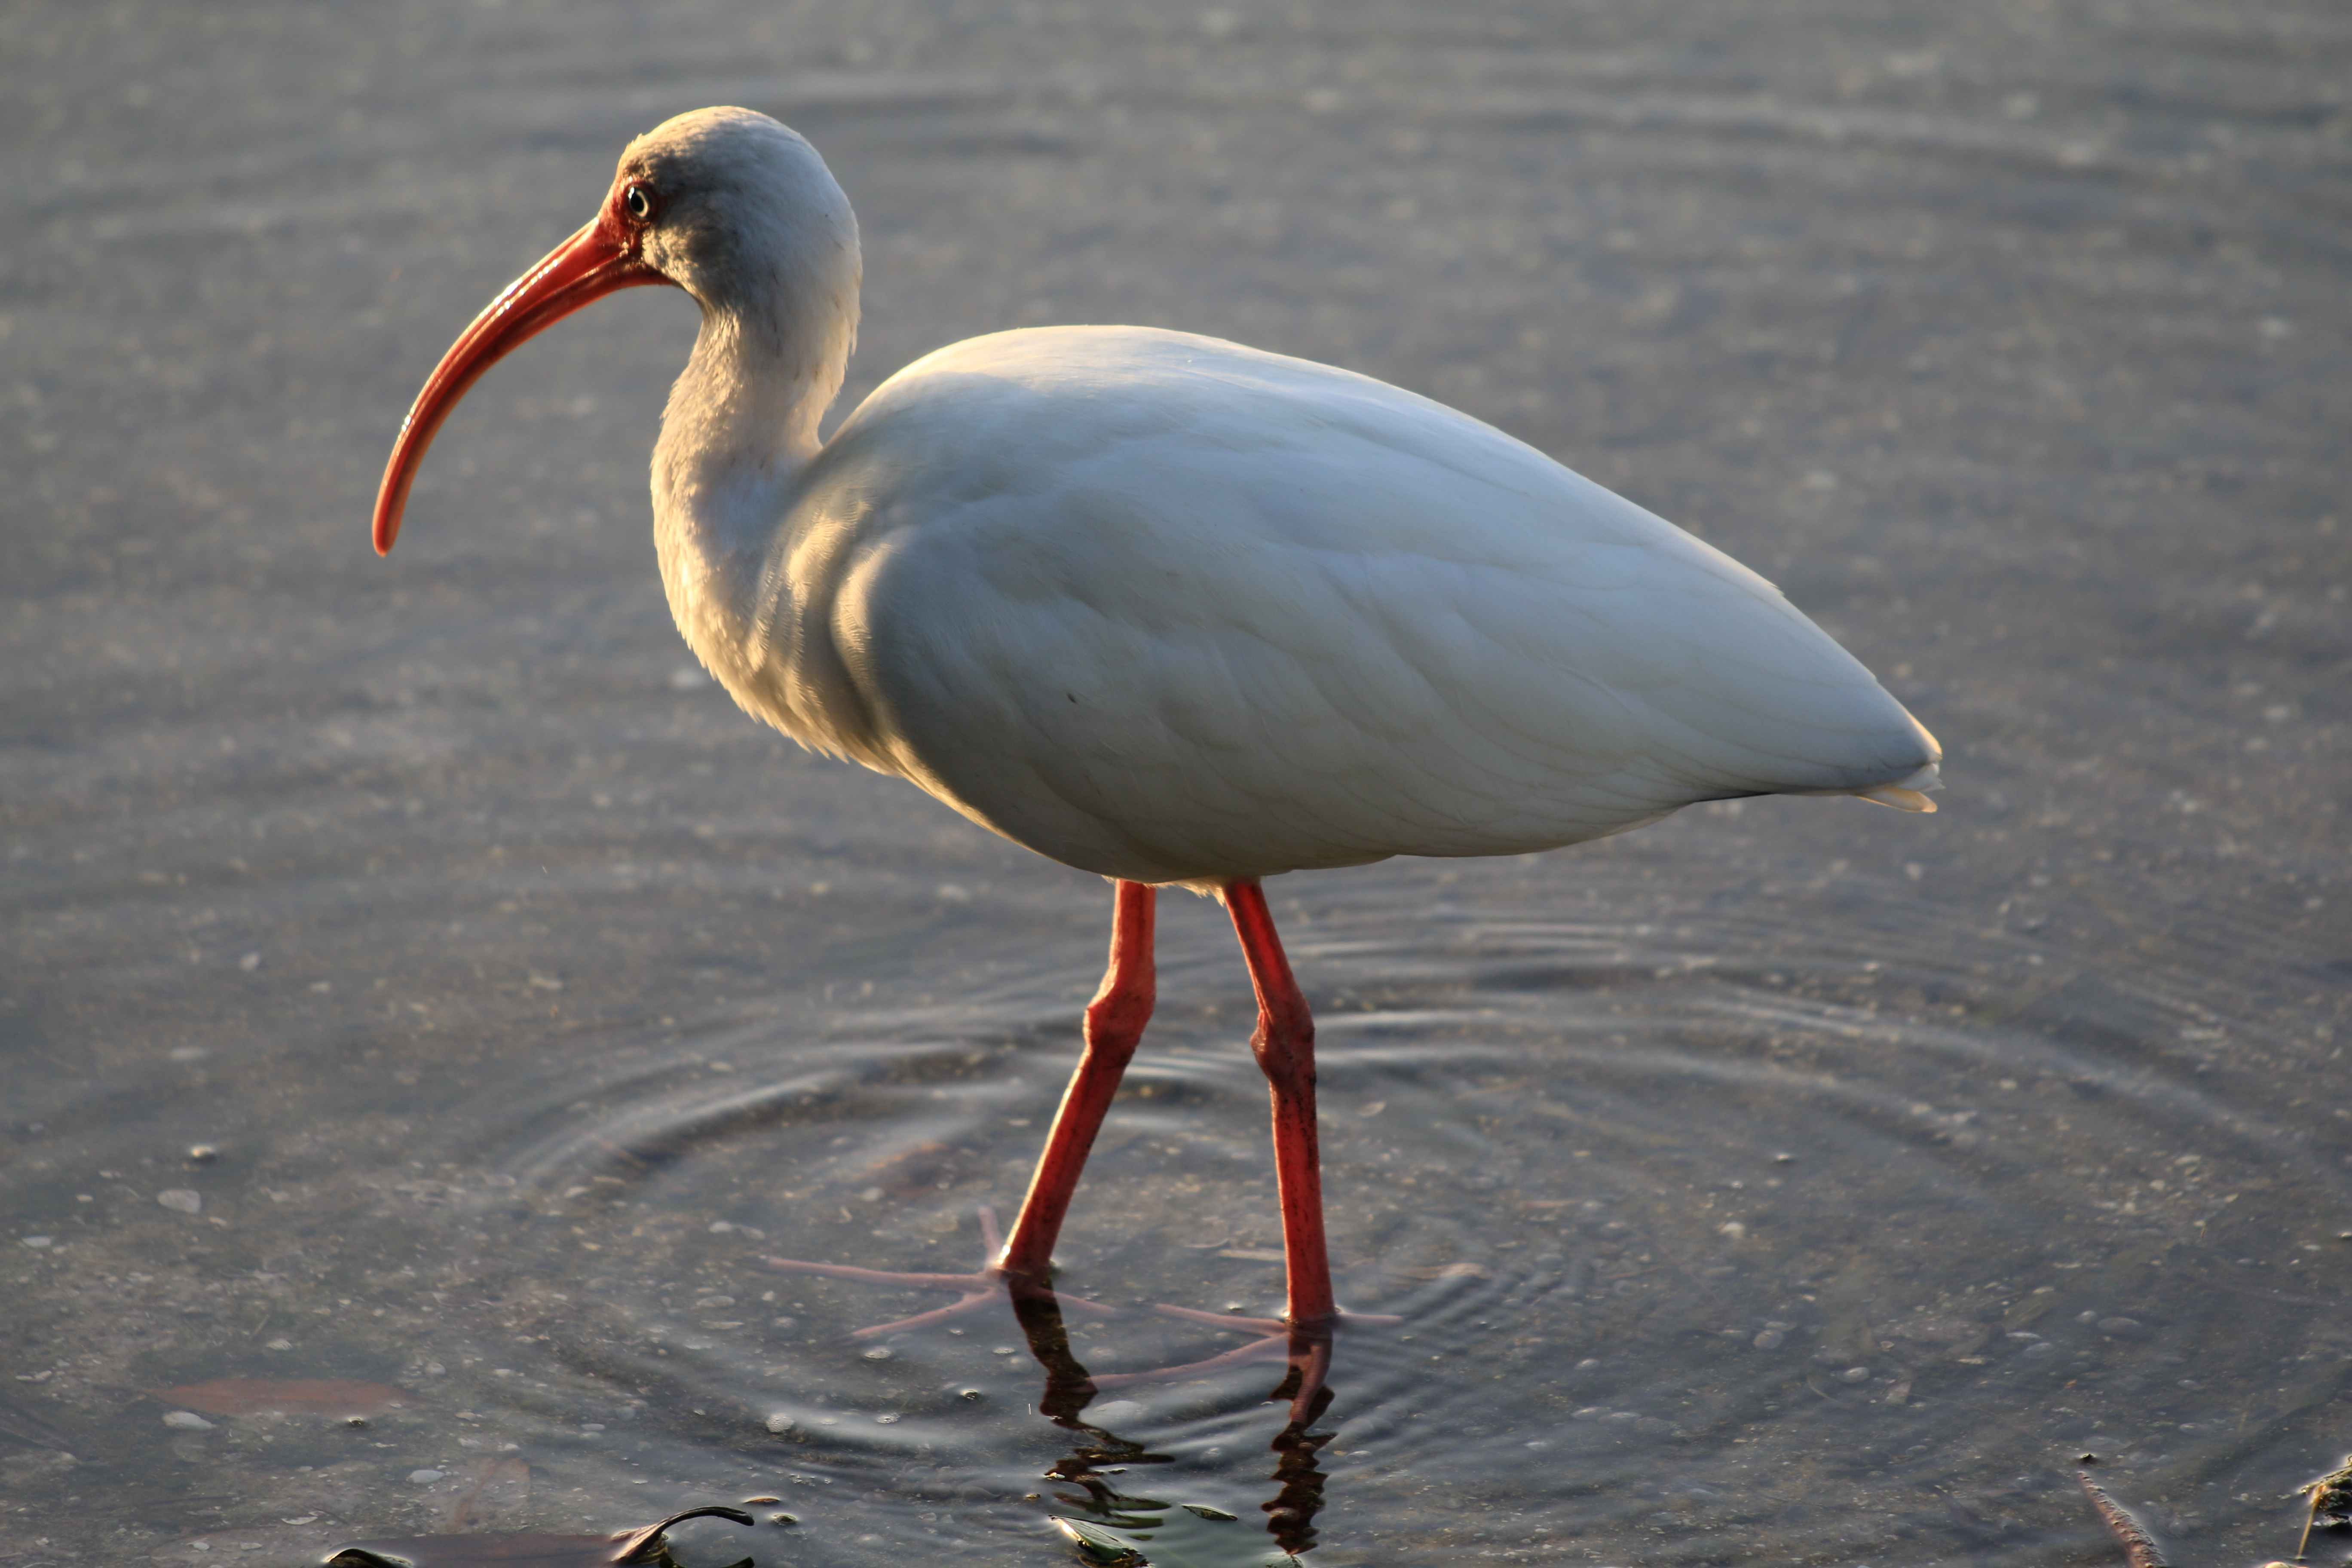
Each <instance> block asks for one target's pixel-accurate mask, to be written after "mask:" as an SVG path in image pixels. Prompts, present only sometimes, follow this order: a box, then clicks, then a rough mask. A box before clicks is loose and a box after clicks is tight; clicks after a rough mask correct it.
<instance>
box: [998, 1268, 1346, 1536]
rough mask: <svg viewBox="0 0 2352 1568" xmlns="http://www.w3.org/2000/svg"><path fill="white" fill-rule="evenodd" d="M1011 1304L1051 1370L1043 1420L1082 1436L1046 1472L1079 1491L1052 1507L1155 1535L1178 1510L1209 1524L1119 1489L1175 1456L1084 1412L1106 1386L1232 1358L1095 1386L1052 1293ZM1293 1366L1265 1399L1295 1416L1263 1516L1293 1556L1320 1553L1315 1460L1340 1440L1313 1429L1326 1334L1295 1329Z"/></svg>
mask: <svg viewBox="0 0 2352 1568" xmlns="http://www.w3.org/2000/svg"><path fill="white" fill-rule="evenodd" d="M1012 1297H1013V1317H1014V1318H1015V1319H1016V1320H1017V1321H1019V1322H1020V1324H1021V1331H1022V1333H1023V1334H1024V1336H1025V1337H1026V1338H1027V1340H1028V1342H1029V1353H1030V1354H1032V1355H1034V1356H1035V1357H1036V1358H1037V1364H1038V1365H1040V1366H1042V1367H1044V1368H1045V1392H1044V1393H1043V1394H1040V1395H1039V1396H1038V1400H1037V1410H1038V1413H1039V1414H1040V1415H1044V1416H1045V1417H1046V1418H1047V1419H1048V1420H1050V1421H1052V1422H1053V1423H1054V1425H1055V1426H1059V1427H1061V1428H1063V1429H1064V1430H1065V1431H1067V1432H1073V1433H1076V1434H1077V1435H1078V1439H1079V1441H1078V1445H1077V1447H1075V1448H1073V1449H1072V1450H1071V1451H1070V1452H1069V1453H1068V1454H1066V1455H1065V1456H1064V1457H1063V1458H1060V1459H1058V1460H1056V1461H1055V1463H1054V1464H1053V1465H1052V1466H1050V1467H1048V1468H1047V1469H1046V1471H1045V1477H1046V1479H1048V1480H1055V1481H1060V1482H1062V1483H1064V1484H1065V1485H1066V1486H1069V1487H1075V1488H1076V1489H1078V1490H1077V1491H1075V1492H1062V1493H1057V1494H1056V1495H1055V1500H1056V1501H1057V1502H1060V1503H1062V1504H1063V1505H1064V1506H1066V1507H1068V1508H1071V1509H1076V1510H1082V1511H1083V1512H1085V1513H1086V1514H1087V1516H1088V1517H1090V1518H1092V1519H1095V1520H1098V1521H1101V1522H1102V1523H1104V1524H1106V1525H1109V1526H1111V1527H1112V1528H1114V1529H1128V1530H1142V1531H1150V1530H1152V1529H1155V1528H1156V1527H1158V1526H1159V1525H1160V1524H1161V1523H1162V1522H1164V1521H1165V1520H1166V1518H1167V1516H1168V1514H1169V1512H1170V1510H1171V1508H1174V1507H1178V1506H1190V1507H1192V1511H1193V1512H1195V1513H1197V1514H1201V1515H1202V1516H1203V1517H1211V1514H1210V1510H1203V1509H1201V1508H1199V1507H1197V1506H1194V1505H1177V1504H1172V1503H1169V1502H1166V1501H1162V1500H1158V1499H1155V1498H1149V1497H1138V1496H1134V1495H1132V1494H1129V1493H1128V1492H1126V1491H1125V1490H1123V1489H1122V1487H1121V1484H1120V1481H1121V1479H1122V1478H1124V1476H1125V1473H1126V1472H1127V1471H1128V1470H1129V1468H1133V1467H1135V1466H1139V1465H1166V1464H1172V1463H1173V1462H1174V1457H1173V1456H1172V1455H1168V1454H1155V1453H1151V1452H1150V1451H1149V1450H1147V1449H1146V1448H1145V1447H1144V1446H1143V1445H1142V1444H1140V1443H1135V1442H1130V1441H1129V1440H1128V1439H1127V1438H1124V1437H1121V1436H1118V1434H1117V1433H1114V1432H1111V1431H1108V1430H1107V1429H1106V1428H1103V1427H1100V1426H1093V1425H1090V1424H1089V1423H1088V1422H1087V1420H1086V1419H1085V1418H1084V1415H1083V1413H1084V1411H1085V1410H1086V1408H1087V1405H1090V1404H1091V1403H1093V1401H1094V1398H1095V1395H1096V1394H1097V1393H1098V1392H1100V1390H1101V1388H1102V1387H1103V1386H1104V1385H1105V1384H1112V1383H1117V1384H1132V1383H1141V1382H1161V1381H1165V1380H1167V1379H1169V1378H1171V1377H1173V1376H1179V1375H1182V1374H1185V1373H1192V1372H1196V1371H1199V1370H1202V1369H1203V1368H1205V1367H1207V1366H1210V1365H1212V1364H1215V1363H1225V1362H1226V1361H1227V1360H1228V1359H1229V1358H1228V1357H1223V1356H1220V1357H1215V1358H1212V1361H1210V1362H1202V1363H1192V1365H1191V1366H1183V1367H1171V1368H1169V1369H1166V1370H1164V1371H1161V1372H1157V1373H1120V1374H1118V1375H1117V1376H1115V1377H1107V1378H1104V1379H1101V1380H1099V1381H1098V1380H1097V1379H1096V1378H1095V1377H1093V1376H1092V1375H1091V1374H1089V1373H1087V1369H1086V1366H1085V1364H1084V1363H1081V1362H1080V1361H1079V1360H1078V1358H1077V1355H1076V1352H1074V1351H1072V1350H1071V1348H1070V1336H1069V1331H1068V1330H1067V1329H1066V1327H1065V1325H1064V1323H1063V1321H1062V1307H1061V1302H1060V1301H1059V1300H1057V1299H1056V1298H1055V1296H1054V1294H1053V1293H1052V1292H1051V1291H1047V1290H1039V1291H1014V1292H1013V1293H1012ZM1287 1361H1288V1367H1287V1370H1286V1373H1285V1374H1284V1376H1283V1379H1282V1381H1281V1382H1280V1383H1279V1384H1276V1386H1275V1387H1274V1388H1273V1389H1272V1390H1271V1391H1270V1392H1269V1393H1268V1394H1266V1399H1267V1402H1268V1403H1288V1404H1289V1405H1290V1406H1291V1410H1290V1419H1289V1420H1288V1421H1286V1422H1285V1423H1284V1424H1283V1427H1282V1430H1281V1431H1280V1432H1278V1433H1277V1434H1276V1436H1275V1438H1274V1440H1273V1442H1271V1443H1270V1444H1268V1445H1267V1450H1268V1452H1270V1453H1272V1454H1273V1455H1274V1456H1275V1464H1274V1471H1273V1475H1272V1478H1271V1479H1273V1481H1274V1483H1275V1495H1274V1497H1273V1498H1272V1499H1271V1500H1269V1501H1267V1502H1265V1503H1263V1504H1261V1505H1260V1507H1261V1508H1262V1509H1263V1510H1264V1511H1265V1516H1266V1524H1265V1528H1266V1533H1267V1534H1269V1535H1271V1536H1273V1537H1274V1543H1275V1544H1276V1546H1278V1547H1280V1548H1281V1549H1282V1550H1283V1551H1284V1552H1292V1553H1297V1552H1305V1551H1306V1550H1307V1549H1308V1548H1309V1547H1311V1546H1313V1545H1314V1544H1315V1517H1316V1515H1317V1514H1318V1513H1319V1512H1321V1511H1322V1508H1323V1483H1324V1479H1325V1478H1324V1475H1323V1470H1322V1467H1321V1465H1320V1464H1319V1463H1318V1459H1317V1456H1318V1454H1319V1453H1320V1452H1321V1450H1322V1448H1323V1447H1324V1445H1325V1444H1327V1443H1328V1442H1330V1441H1331V1439H1332V1437H1333V1436H1336V1434H1334V1433H1330V1432H1317V1431H1314V1430H1312V1427H1313V1426H1314V1423H1315V1422H1316V1421H1317V1420H1318V1418H1320V1417H1321V1416H1322V1415H1323V1414H1324V1412H1325V1411H1327V1410H1328V1409H1329V1408H1330V1407H1331V1398H1332V1395H1331V1388H1330V1384H1329V1380H1328V1372H1329V1370H1330V1365H1331V1331H1330V1330H1329V1329H1328V1328H1323V1329H1319V1330H1304V1329H1301V1330H1293V1331H1292V1332H1291V1335H1290V1343H1289V1346H1288V1350H1287Z"/></svg>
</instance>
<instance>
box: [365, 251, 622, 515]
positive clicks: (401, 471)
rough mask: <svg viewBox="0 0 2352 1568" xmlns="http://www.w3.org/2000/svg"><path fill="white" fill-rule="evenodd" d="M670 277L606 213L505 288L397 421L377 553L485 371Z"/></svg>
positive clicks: (382, 491) (380, 499)
mask: <svg viewBox="0 0 2352 1568" xmlns="http://www.w3.org/2000/svg"><path fill="white" fill-rule="evenodd" d="M668 281H669V279H667V278H665V277H663V276H662V275H661V274H660V273H658V272H656V271H655V270H654V269H653V268H651V267H649V266H647V265H646V262H645V261H644V260H643V259H642V258H639V257H638V255H637V253H636V247H635V246H634V245H633V244H631V243H630V241H629V239H628V237H627V236H626V235H625V234H624V233H623V232H621V231H620V229H619V227H618V226H617V225H615V224H614V221H613V219H612V218H611V217H610V216H605V217H600V218H598V219H597V220H596V221H595V222H593V223H592V224H590V225H588V226H586V227H585V228H583V229H582V230H581V231H580V232H579V233H577V234H575V235H573V236H572V237H571V238H570V239H567V240H565V241H564V242H563V243H562V245H559V246H557V247H555V248H554V249H553V250H551V251H550V252H548V254H547V255H546V257H545V258H542V259H541V261H540V263H539V265H538V266H536V267H534V268H531V269H530V271H528V272H526V273H524V274H523V275H522V276H521V277H520V278H518V279H515V280H514V281H513V282H511V283H509V284H508V285H507V286H506V288H505V289H502V290H500V291H499V297H498V298H497V299H495V300H491V301H490V302H489V304H488V306H486V307H484V309H483V310H482V313H481V314H480V315H478V316H477V317H475V318H474V321H473V324H472V325H471V326H468V327H467V329H466V330H465V331H463V332H461V333H459V334H458V336H457V342H454V343H452V344H450V345H449V352H448V353H446V354H443V355H442V356H441V363H439V364H437V365H435V366H434V367H433V374H431V375H429V376H427V377H426V378H425V390H424V391H422V392H420V393H418V394H417V395H416V401H415V403H414V404H412V405H409V410H408V417H407V418H405V419H404V420H402V421H401V422H400V439H399V440H397V441H395V442H394V443H393V447H392V460H391V461H389V462H387V463H386V464H384V466H383V485H382V486H380V487H379V488H378V489H377V490H376V493H375V552H376V553H377V554H378V555H387V554H390V553H391V552H392V542H393V541H394V540H395V539H397V538H399V537H400V516H401V513H402V511H403V510H404V509H405V508H406V507H407V505H408V487H409V486H410V485H411V484H412V483H414V482H415V479H416V469H417V467H418V465H419V464H421V463H423V462H424V461H425V448H426V447H430V446H431V445H432V444H433V437H434V435H435V434H436V432H437V431H439V430H440V428H441V422H442V421H443V420H445V419H446V418H448V417H449V411H450V410H451V409H453V408H455V407H457V400H458V399H459V398H461V397H463V396H465V395H466V394H467V391H468V390H469V389H470V388H471V387H472V386H473V384H474V383H476V382H478V381H479V380H481V378H482V373H483V372H484V371H487V370H488V369H489V368H490V366H492V365H494V364H496V363H499V361H500V360H502V359H504V358H505V357H506V356H507V355H508V354H509V353H513V352H514V351H515V350H516V349H518V348H520V347H521V346H522V344H523V342H524V341H525V340H526V339H529V338H530V337H532V336H534V335H536V334H537V333H539V332H541V331H545V330H546V329H547V328H549V327H551V326H553V325H554V324H555V323H556V322H558V321H562V319H563V318H564V317H566V316H568V315H570V314H572V311H574V310H579V309H580V308H581V307H582V306H583V305H588V304H591V303H593V302H594V301H595V300H601V299H603V298H604V296H605V295H607V294H610V293H612V292H613V291H614V289H631V288H635V287H636V286H638V285H639V284H645V283H667V282H668Z"/></svg>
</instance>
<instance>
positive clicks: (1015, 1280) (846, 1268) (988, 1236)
mask: <svg viewBox="0 0 2352 1568" xmlns="http://www.w3.org/2000/svg"><path fill="white" fill-rule="evenodd" d="M980 1234H981V1237H982V1244H983V1246H984V1247H985V1250H986V1255H987V1257H988V1258H991V1259H994V1258H997V1257H998V1256H999V1255H1000V1254H1001V1253H1002V1252H1003V1247H1004V1239H1003V1237H1002V1236H1000V1235H998V1233H997V1229H996V1211H994V1210H993V1209H990V1208H986V1207H983V1208H982V1209H981V1211H980ZM764 1261H765V1262H766V1263H767V1264H768V1266H769V1267H770V1268H782V1269H784V1270H786V1271H787V1272H789V1273H793V1274H821V1275H824V1276H825V1277H826V1278H828V1279H855V1280H856V1281H858V1282H859V1283H860V1284H865V1285H890V1286H896V1287H898V1288H899V1289H908V1290H952V1291H954V1292H955V1297H956V1299H955V1300H952V1301H950V1302H949V1303H948V1304H947V1305H946V1306H944V1307H934V1308H932V1309H931V1310H929V1311H928V1312H918V1313H916V1314H915V1315H914V1316H913V1317H910V1318H896V1319H893V1320H892V1321H889V1322H887V1323H875V1324H872V1325H870V1326H868V1327H866V1328H862V1329H852V1330H851V1331H850V1337H851V1338H852V1339H859V1340H870V1339H877V1338H879V1337H880V1336H882V1335H884V1334H895V1333H899V1332H902V1331H906V1330H908V1329H921V1328H928V1327H929V1326H930V1325H931V1324H933V1323H943V1322H946V1321H948V1320H950V1318H961V1317H962V1316H963V1315H964V1314H966V1313H967V1312H976V1311H978V1310H981V1309H982V1307H986V1306H988V1305H990V1304H991V1303H992V1302H995V1301H998V1300H1003V1299H1004V1298H1006V1297H1008V1296H1021V1295H1042V1296H1051V1295H1053V1293H1054V1292H1053V1287H1052V1286H1051V1285H1050V1284H1049V1283H1047V1281H1046V1280H1045V1279H1037V1278H1034V1277H1032V1276H1029V1275H1026V1274H1020V1273H1015V1272H1014V1271H1013V1270H1012V1269H1009V1268H1005V1267H1004V1266H1003V1264H1001V1263H998V1262H994V1261H991V1262H988V1263H984V1264H982V1266H981V1267H980V1268H977V1269H974V1270H973V1271H972V1272H971V1273H969V1274H927V1273H910V1272H903V1271H900V1270H898V1269H890V1268H858V1267H856V1265H854V1264H848V1263H810V1262H806V1261H804V1260H803V1259H801V1258H767V1259H765V1260H764ZM1061 1305H1062V1306H1063V1307H1065V1308H1066V1309H1075V1310H1077V1311H1080V1312H1087V1313H1093V1314H1096V1315H1097V1316H1102V1317H1112V1316H1116V1315H1117V1314H1116V1313H1115V1312H1114V1311H1113V1310H1112V1309H1111V1308H1108V1307H1102V1306H1097V1305H1096V1304H1095V1303H1094V1302H1092V1301H1088V1300H1081V1299H1078V1298H1063V1299H1062V1300H1061Z"/></svg>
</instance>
